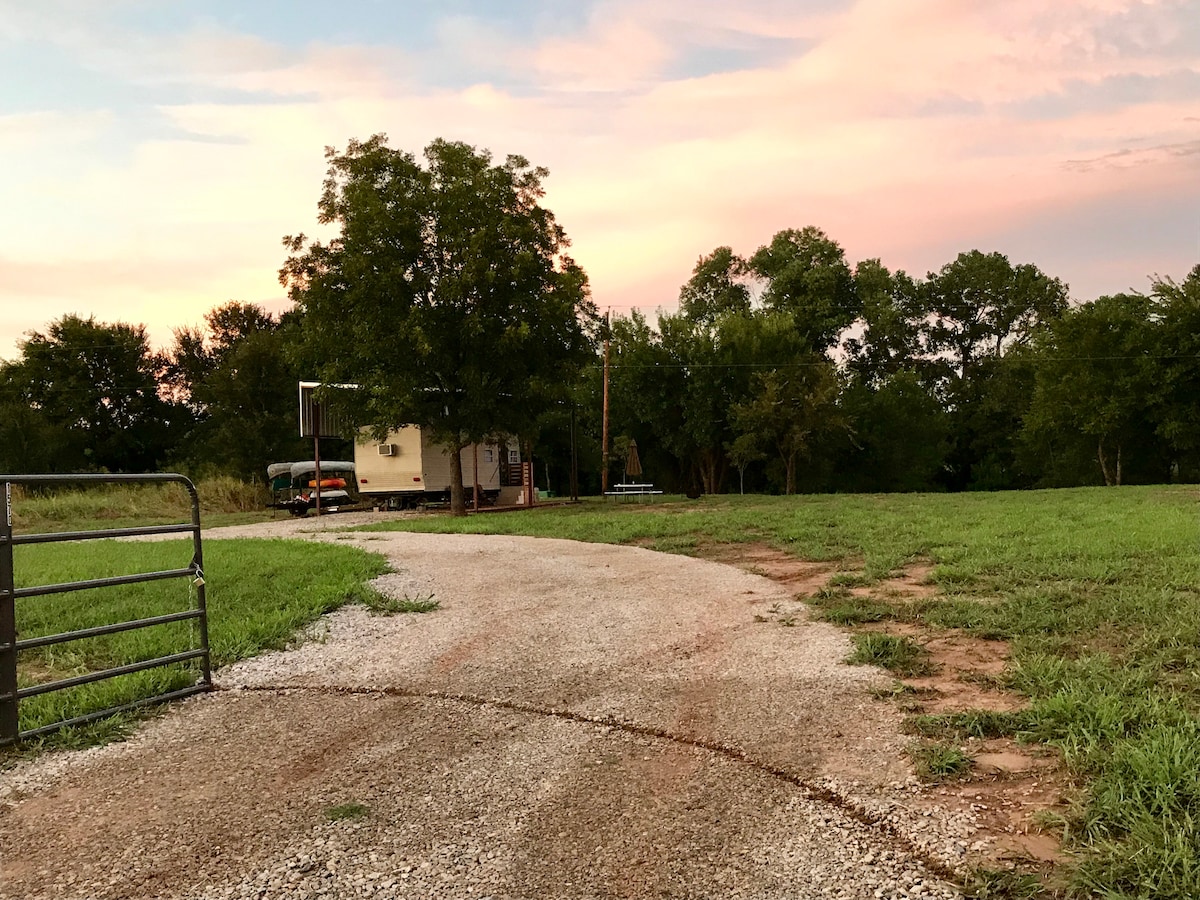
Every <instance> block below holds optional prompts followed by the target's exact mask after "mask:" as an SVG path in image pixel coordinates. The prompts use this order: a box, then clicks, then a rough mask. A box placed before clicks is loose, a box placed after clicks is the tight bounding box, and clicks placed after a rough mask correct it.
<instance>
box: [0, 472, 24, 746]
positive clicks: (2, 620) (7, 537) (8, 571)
mask: <svg viewBox="0 0 1200 900" xmlns="http://www.w3.org/2000/svg"><path fill="white" fill-rule="evenodd" d="M13 594H14V586H13V548H12V482H11V481H5V482H4V489H3V490H2V491H0V746H2V745H4V744H10V743H14V742H15V741H16V740H17V735H18V733H19V731H20V728H19V725H18V722H17V603H16V597H15V596H14V595H13Z"/></svg>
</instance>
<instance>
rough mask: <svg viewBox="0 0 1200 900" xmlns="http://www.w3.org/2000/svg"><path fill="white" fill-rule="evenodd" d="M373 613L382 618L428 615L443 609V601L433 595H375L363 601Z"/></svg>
mask: <svg viewBox="0 0 1200 900" xmlns="http://www.w3.org/2000/svg"><path fill="white" fill-rule="evenodd" d="M363 602H364V603H365V605H366V607H367V609H369V610H370V611H371V612H372V613H374V614H375V615H381V616H391V615H396V614H397V613H427V612H433V611H434V610H435V609H440V608H441V605H442V604H441V601H439V600H437V599H436V598H435V597H434V596H433V594H430V595H429V596H428V597H409V596H408V595H407V594H406V595H405V596H403V597H386V596H384V595H383V594H375V595H374V596H372V597H368V598H367V599H366V600H364V601H363Z"/></svg>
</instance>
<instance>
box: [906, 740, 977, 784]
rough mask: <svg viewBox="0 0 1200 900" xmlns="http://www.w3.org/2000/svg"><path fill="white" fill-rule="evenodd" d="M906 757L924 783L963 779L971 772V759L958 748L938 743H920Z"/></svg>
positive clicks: (911, 748) (910, 749)
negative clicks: (911, 762) (910, 760)
mask: <svg viewBox="0 0 1200 900" xmlns="http://www.w3.org/2000/svg"><path fill="white" fill-rule="evenodd" d="M908 755H909V757H910V758H911V759H912V761H913V764H914V766H915V767H916V770H917V777H919V778H922V779H924V780H925V781H949V780H950V779H952V778H964V777H966V775H967V774H968V773H969V772H970V771H971V757H970V756H968V755H967V754H966V753H965V752H963V750H962V749H961V748H960V747H956V746H955V745H953V744H948V743H944V742H939V741H922V742H921V743H919V744H916V745H914V746H912V747H910V748H909V750H908Z"/></svg>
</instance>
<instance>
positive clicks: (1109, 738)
mask: <svg viewBox="0 0 1200 900" xmlns="http://www.w3.org/2000/svg"><path fill="white" fill-rule="evenodd" d="M1198 517H1200V491H1198V490H1197V489H1196V488H1195V487H1132V488H1131V487H1125V488H1115V489H1110V488H1082V489H1073V490H1062V491H1029V492H1011V493H993V494H954V495H935V494H906V495H888V496H877V495H851V496H841V495H839V496H802V497H738V496H730V497H705V498H702V499H701V500H699V501H681V500H676V501H665V502H661V503H658V504H654V505H649V506H640V505H639V506H637V507H635V506H632V505H630V506H623V505H620V504H606V503H604V502H602V501H591V502H585V503H582V504H579V505H577V506H573V507H567V508H557V509H542V510H531V511H526V512H518V513H508V514H504V515H494V516H479V517H472V518H469V519H465V520H463V519H451V518H449V517H430V518H427V519H420V520H415V521H405V522H397V523H392V524H390V525H389V526H387V527H389V528H396V529H405V530H414V531H472V532H478V533H496V534H533V535H542V536H546V537H558V538H574V539H578V540H588V541H599V542H606V543H634V542H636V543H639V544H641V545H644V546H653V547H656V548H658V549H666V550H673V551H675V552H680V551H682V552H689V553H690V552H695V550H696V549H697V548H702V546H703V545H704V544H709V543H750V542H760V543H766V544H770V545H772V546H774V547H777V548H780V549H782V550H785V551H787V552H788V553H791V554H793V555H795V556H797V557H800V558H803V559H809V560H821V561H830V562H835V563H839V564H841V565H842V567H843V568H844V569H845V570H847V571H851V570H852V571H853V572H855V573H861V574H856V575H855V576H854V577H853V578H851V579H839V582H838V584H835V585H834V590H832V591H830V592H829V593H828V594H827V595H826V596H825V597H823V598H822V597H818V598H817V602H818V604H820V605H821V606H822V607H823V609H824V614H825V615H826V616H827V617H829V618H832V619H835V620H838V621H843V622H846V623H858V622H864V621H878V620H882V619H885V618H891V617H893V616H896V617H902V618H903V619H904V620H905V621H916V622H920V623H922V624H924V625H926V626H929V627H931V628H961V629H964V630H965V631H966V632H968V633H970V634H974V635H976V636H979V637H982V638H990V639H998V640H1007V641H1010V642H1011V645H1012V652H1013V657H1012V658H1013V662H1012V665H1011V669H1010V672H1009V674H1008V684H1009V686H1010V687H1011V688H1013V689H1014V690H1017V691H1020V692H1022V693H1024V694H1026V695H1028V697H1029V698H1030V708H1029V710H1028V711H1027V712H1025V713H1022V714H1021V717H1020V720H1019V721H1005V722H999V721H994V722H988V721H983V720H982V719H978V718H977V719H976V720H975V721H973V722H970V721H965V720H964V721H962V722H957V723H955V722H950V723H948V724H947V723H943V724H942V726H940V727H942V728H948V729H953V728H955V727H960V728H963V729H969V728H976V729H979V730H981V731H990V730H993V729H1006V728H1013V729H1015V733H1016V734H1017V735H1018V736H1020V737H1021V738H1023V739H1026V740H1034V741H1040V742H1042V743H1044V744H1047V745H1049V746H1052V747H1055V748H1058V749H1060V750H1061V751H1062V753H1063V756H1064V759H1065V760H1066V762H1067V764H1068V765H1069V766H1070V767H1071V769H1072V771H1073V772H1074V774H1075V775H1076V776H1077V777H1078V778H1079V779H1080V780H1081V781H1083V782H1084V783H1086V784H1090V789H1089V791H1088V793H1087V796H1086V799H1085V802H1084V803H1083V805H1082V806H1081V808H1080V810H1079V813H1078V814H1077V815H1076V816H1073V817H1072V818H1071V819H1070V821H1069V822H1068V825H1067V829H1066V837H1067V842H1068V846H1069V848H1070V849H1071V850H1072V851H1073V853H1074V854H1075V858H1076V859H1077V860H1078V864H1077V867H1076V869H1075V871H1074V880H1073V882H1072V886H1071V887H1070V888H1069V892H1070V893H1071V894H1072V895H1074V896H1080V897H1082V896H1103V897H1108V898H1126V897H1138V898H1141V897H1145V898H1150V897H1154V898H1178V900H1184V898H1195V897H1200V797H1198V796H1197V792H1196V791H1195V790H1193V789H1192V786H1194V785H1197V784H1200V753H1196V752H1193V750H1192V748H1194V747H1197V746H1200V725H1197V717H1198V716H1200V518H1198ZM913 559H928V560H931V561H932V562H933V563H934V569H933V572H932V575H931V581H932V582H933V583H934V584H935V585H936V587H937V588H938V591H939V594H938V596H937V597H936V598H934V599H932V600H921V601H919V602H915V603H910V604H905V605H904V606H903V615H902V616H900V613H899V611H898V610H899V609H900V607H899V606H891V605H888V604H873V603H869V602H860V601H857V600H852V599H848V598H847V594H846V592H845V591H844V590H842V591H839V590H837V589H838V588H844V587H846V586H847V585H848V584H849V583H853V584H856V585H857V584H871V583H877V582H878V581H879V580H881V579H883V578H884V577H886V576H887V575H889V574H893V573H896V572H899V571H901V570H903V568H904V566H905V565H906V564H907V563H908V562H909V561H910V560H913ZM871 652H872V654H873V653H874V651H871ZM1181 786H1182V787H1181ZM1012 888H1013V885H1012V884H1008V885H1006V886H1000V885H991V886H988V885H984V886H982V887H981V890H982V891H984V892H985V893H981V894H978V896H1002V894H1000V893H999V891H1000V890H1011V889H1012ZM988 890H994V891H995V892H994V893H992V894H987V893H986V891H988Z"/></svg>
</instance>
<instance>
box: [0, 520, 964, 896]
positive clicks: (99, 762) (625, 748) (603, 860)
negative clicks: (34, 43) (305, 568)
mask: <svg viewBox="0 0 1200 900" xmlns="http://www.w3.org/2000/svg"><path fill="white" fill-rule="evenodd" d="M353 521H356V520H355V519H348V518H345V517H338V519H337V520H336V521H331V522H330V523H329V524H323V523H313V522H308V521H279V522H273V523H266V524H265V525H260V526H240V527H238V528H233V529H213V530H211V531H209V532H208V536H209V537H210V538H216V537H227V536H236V535H241V534H245V535H250V534H253V535H261V534H274V535H280V534H287V535H291V536H300V537H305V538H307V539H311V540H318V541H346V542H348V543H352V544H354V545H356V546H361V547H363V548H365V549H367V550H371V551H375V552H379V553H383V554H385V555H386V556H387V557H388V559H389V560H390V561H391V563H392V565H393V567H394V569H395V572H394V573H393V574H389V575H386V576H383V577H382V578H380V579H379V580H378V581H377V586H378V587H379V589H380V590H382V591H383V592H385V593H388V594H392V595H395V596H405V595H407V596H409V597H427V596H429V595H433V596H434V597H435V598H436V599H437V600H438V601H440V604H441V606H440V608H439V609H438V610H437V611H435V612H432V613H427V614H423V615H400V616H373V615H370V614H369V613H367V612H366V611H365V610H364V609H362V608H359V607H353V608H346V609H343V610H340V611H338V612H337V613H334V614H333V615H331V616H328V617H326V618H325V619H324V620H322V622H320V623H319V624H318V625H317V626H315V627H314V628H313V629H312V631H311V633H310V634H309V635H308V636H307V640H306V641H305V642H303V643H301V644H300V645H299V646H298V647H297V648H295V649H293V650H289V651H287V652H283V653H274V654H269V655H266V656H262V657H258V658H256V659H253V660H247V661H245V662H243V663H239V664H237V665H235V666H232V667H229V668H228V669H225V670H223V671H221V672H219V673H218V676H217V678H218V683H219V686H220V688H221V690H219V691H217V692H215V693H213V694H209V695H205V696H201V697H197V698H193V699H191V700H189V701H186V702H184V703H182V704H179V705H178V706H176V707H175V708H173V709H172V710H171V711H170V712H168V713H167V714H166V715H164V716H162V717H160V718H157V719H155V720H154V721H152V722H150V723H148V724H147V725H146V726H145V727H143V728H142V729H140V730H139V732H138V733H137V734H136V735H135V736H134V737H133V738H132V739H130V740H128V741H126V742H123V743H120V744H113V745H109V746H107V747H102V748H95V749H92V750H88V751H83V752H76V753H60V754H54V755H50V756H46V757H43V758H41V759H39V760H36V761H34V762H32V763H28V764H22V765H20V766H18V767H15V768H13V769H10V770H9V771H7V772H4V773H0V898H5V900H10V898H11V900H17V898H22V900H24V898H29V900H34V898H79V900H84V898H88V900H92V898H95V900H100V898H134V897H137V898H142V897H163V898H180V900H183V898H188V900H201V898H203V900H218V898H318V897H319V898H352V897H353V898H357V897H363V898H376V897H378V898H401V897H463V898H468V897H470V898H482V897H493V898H501V897H504V898H516V897H528V898H542V897H563V898H567V897H570V898H609V897H613V898H616V897H622V898H644V897H645V898H648V897H701V898H704V897H712V898H718V897H720V898H725V897H746V898H884V897H889V898H893V897H894V898H901V897H939V898H940V897H956V896H958V894H957V892H956V891H955V889H954V888H953V887H952V886H950V885H949V884H947V883H946V882H944V881H943V880H941V879H940V878H939V874H944V873H946V872H947V871H949V870H950V869H952V868H954V867H956V866H958V865H959V864H960V863H961V862H962V860H963V859H964V857H965V855H966V854H967V852H968V851H969V849H970V842H971V840H972V832H973V823H972V820H971V819H970V817H969V814H964V813H961V812H956V813H952V812H950V811H948V810H942V809H937V808H930V807H929V806H928V805H926V800H925V799H924V796H925V793H924V792H923V791H920V790H918V788H917V786H916V785H915V784H914V783H913V781H912V780H911V777H910V775H909V773H908V770H907V768H906V765H905V760H904V756H903V748H904V746H905V745H906V743H907V741H908V739H907V738H906V737H905V736H903V735H901V734H900V732H899V728H898V724H899V723H898V716H897V714H896V712H895V711H894V710H893V709H892V708H891V707H890V706H889V705H888V704H885V703H881V702H879V701H878V700H875V699H873V697H872V689H873V688H875V687H878V686H880V685H886V684H888V683H890V679H888V678H886V677H884V676H883V675H882V674H881V673H879V672H877V671H874V670H870V669H865V668H857V667H849V666H845V665H844V664H842V662H841V660H842V659H843V658H844V657H845V656H846V654H847V652H848V649H849V646H848V643H847V641H846V639H845V637H844V636H843V635H842V634H840V633H839V632H838V631H837V630H836V629H834V628H832V627H830V626H827V625H824V624H822V623H818V622H812V621H809V620H808V619H807V617H806V613H805V609H804V607H803V606H802V605H801V604H799V603H797V602H796V601H795V599H794V598H793V597H792V596H791V595H790V594H789V593H788V592H787V590H786V589H785V588H782V587H780V586H778V585H776V584H775V583H773V582H771V581H769V580H767V579H765V578H761V577H758V576H755V575H751V574H747V573H745V572H742V571H740V570H738V569H735V568H732V567H729V566H724V565H719V564H716V563H711V562H705V561H702V560H695V559H687V558H683V557H677V556H670V555H664V554H659V553H653V552H650V551H647V550H641V549H638V548H631V547H613V546H606V545H593V544H581V543H576V542H570V541H557V540H545V539H533V538H517V537H486V536H473V535H461V536H460V535H421V534H406V533H386V534H353V535H351V534H345V533H338V532H337V531H335V530H333V529H334V527H336V526H338V525H344V524H348V523H350V522H353ZM216 602H219V600H218V601H216ZM784 623H792V624H791V625H787V624H784Z"/></svg>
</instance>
